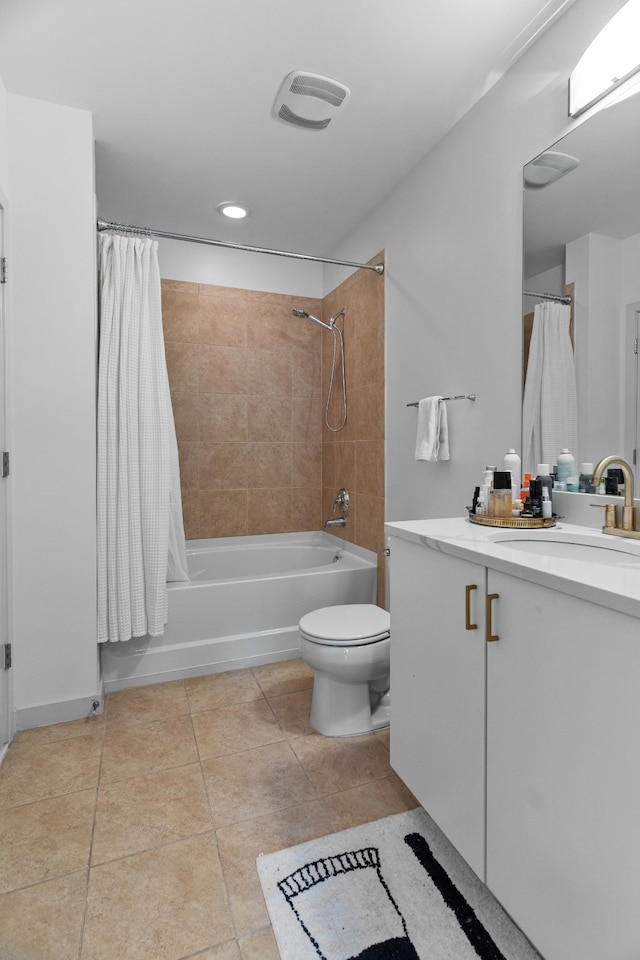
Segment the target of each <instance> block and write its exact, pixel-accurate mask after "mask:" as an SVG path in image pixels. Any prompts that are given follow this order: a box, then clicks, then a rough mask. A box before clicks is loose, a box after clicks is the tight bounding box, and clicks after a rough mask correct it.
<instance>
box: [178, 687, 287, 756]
mask: <svg viewBox="0 0 640 960" xmlns="http://www.w3.org/2000/svg"><path fill="white" fill-rule="evenodd" d="M192 720H193V729H194V731H195V735H196V741H197V743H198V752H199V754H200V759H201V760H210V759H211V758H212V757H221V756H223V755H224V754H228V753H237V752H238V751H239V750H250V749H251V748H252V747H261V746H264V744H266V743H275V742H276V741H278V740H284V739H285V735H284V733H283V732H282V729H281V727H280V724H279V723H278V721H277V720H276V718H275V717H274V715H273V712H272V710H271V708H270V706H269V704H268V703H267V701H266V700H252V701H251V702H250V703H240V704H238V705H237V706H235V707H223V708H221V709H219V710H206V711H204V712H203V713H195V714H194V715H193V717H192Z"/></svg>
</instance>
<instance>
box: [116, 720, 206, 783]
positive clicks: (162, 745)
mask: <svg viewBox="0 0 640 960" xmlns="http://www.w3.org/2000/svg"><path fill="white" fill-rule="evenodd" d="M197 759H198V753H197V750H196V744H195V740H194V737H193V727H192V726H191V717H190V716H186V717H173V718H171V719H168V720H155V721H153V722H152V723H136V724H131V725H128V724H127V725H124V726H122V725H120V724H114V725H113V726H111V725H109V724H107V729H106V731H105V735H104V751H103V755H102V773H101V782H102V783H105V782H107V781H114V780H126V779H128V778H129V777H141V776H144V774H146V773H153V772H154V771H156V770H166V769H168V768H169V767H179V766H184V765H185V764H187V763H194V762H195V761H196V760H197Z"/></svg>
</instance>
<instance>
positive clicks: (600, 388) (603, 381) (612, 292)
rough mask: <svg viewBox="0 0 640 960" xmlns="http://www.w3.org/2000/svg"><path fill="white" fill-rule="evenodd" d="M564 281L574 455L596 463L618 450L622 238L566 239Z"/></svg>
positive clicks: (591, 235)
mask: <svg viewBox="0 0 640 960" xmlns="http://www.w3.org/2000/svg"><path fill="white" fill-rule="evenodd" d="M566 276H567V283H575V285H576V299H575V304H574V316H575V328H576V330H579V331H580V335H579V336H577V337H576V350H575V355H576V380H577V384H578V409H579V411H580V416H579V418H578V454H579V459H580V461H582V462H590V463H597V462H598V460H600V459H601V458H602V457H603V456H607V455H608V453H610V452H614V451H615V452H616V453H617V452H618V451H622V450H623V446H624V430H623V426H624V424H623V418H622V417H621V416H620V411H621V410H623V409H624V377H623V375H622V368H621V365H620V358H621V356H622V332H623V322H622V313H621V290H622V288H621V282H622V242H621V241H620V240H617V239H615V238H613V237H604V236H601V235H600V234H597V233H589V234H587V235H586V236H584V237H580V238H579V239H578V240H574V241H572V242H571V243H568V244H567V257H566Z"/></svg>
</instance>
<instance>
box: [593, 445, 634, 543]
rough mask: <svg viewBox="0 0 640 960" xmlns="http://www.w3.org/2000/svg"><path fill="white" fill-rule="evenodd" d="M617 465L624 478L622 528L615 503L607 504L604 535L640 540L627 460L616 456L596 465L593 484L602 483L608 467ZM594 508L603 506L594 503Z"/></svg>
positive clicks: (631, 476) (595, 485)
mask: <svg viewBox="0 0 640 960" xmlns="http://www.w3.org/2000/svg"><path fill="white" fill-rule="evenodd" d="M612 463H617V464H619V465H620V466H621V467H622V474H623V476H624V506H623V508H622V526H621V527H619V526H618V514H617V511H616V506H615V504H614V503H608V504H605V505H604V506H605V520H604V527H603V528H602V532H603V533H609V534H611V535H612V536H614V537H634V538H635V539H637V540H640V530H636V508H635V504H634V502H633V472H632V470H631V467H630V466H629V464H628V463H627V461H626V460H623V459H622V457H617V456H615V455H613V456H610V457H604V458H603V459H602V460H601V461H600V463H598V464H596V468H595V470H594V471H593V477H592V478H591V483H592V485H593V486H594V487H598V486H600V484H601V483H602V475H603V473H604V471H605V470H606V469H607V467H608V466H610V464H612ZM592 506H593V507H599V506H602V504H599V503H593V504H592Z"/></svg>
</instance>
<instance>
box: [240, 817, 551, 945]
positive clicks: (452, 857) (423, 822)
mask: <svg viewBox="0 0 640 960" xmlns="http://www.w3.org/2000/svg"><path fill="white" fill-rule="evenodd" d="M256 862H257V867H258V874H259V876H260V882H261V884H262V889H263V892H264V895H265V899H266V903H267V908H268V910H269V916H270V918H271V924H272V926H273V929H274V933H275V937H276V940H277V943H278V948H279V950H280V955H281V957H282V960H318V958H321V960H479V958H480V960H540V958H539V955H538V954H537V953H536V952H535V951H534V950H533V949H532V947H531V946H530V944H529V943H528V941H527V940H526V939H525V938H524V937H523V936H522V934H521V933H520V932H519V931H518V930H517V928H516V927H514V925H513V924H512V923H511V921H510V920H509V918H508V917H507V916H506V914H505V913H504V911H503V910H502V909H501V908H500V907H499V905H498V904H497V903H496V902H495V900H494V899H493V898H492V897H491V895H490V894H489V893H488V891H487V889H486V888H485V887H484V886H483V884H482V883H480V881H479V880H478V878H477V877H476V876H475V874H474V873H473V872H472V871H471V870H470V868H469V867H468V866H467V864H466V863H465V862H464V861H463V860H462V859H461V858H460V856H459V855H458V854H457V852H456V851H455V850H453V848H452V847H451V845H450V844H449V843H448V841H447V840H446V838H444V837H443V835H442V833H441V832H440V831H439V830H438V828H437V827H436V826H435V824H434V823H433V821H432V820H431V818H430V817H429V816H428V814H426V813H425V811H424V810H423V809H422V808H418V809H417V810H410V811H409V812H408V813H399V814H397V815H396V816H392V817H386V818H385V819H384V820H376V821H374V822H373V823H367V824H364V825H363V826H361V827H354V828H353V829H351V830H344V831H343V832H342V833H334V834H332V835H331V836H328V837H322V838H321V839H320V840H312V841H311V842H309V843H304V844H301V845H300V846H298V847H291V848H290V849H288V850H281V851H279V852H278V853H273V854H269V855H267V856H260V857H258V859H257V861H256Z"/></svg>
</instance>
